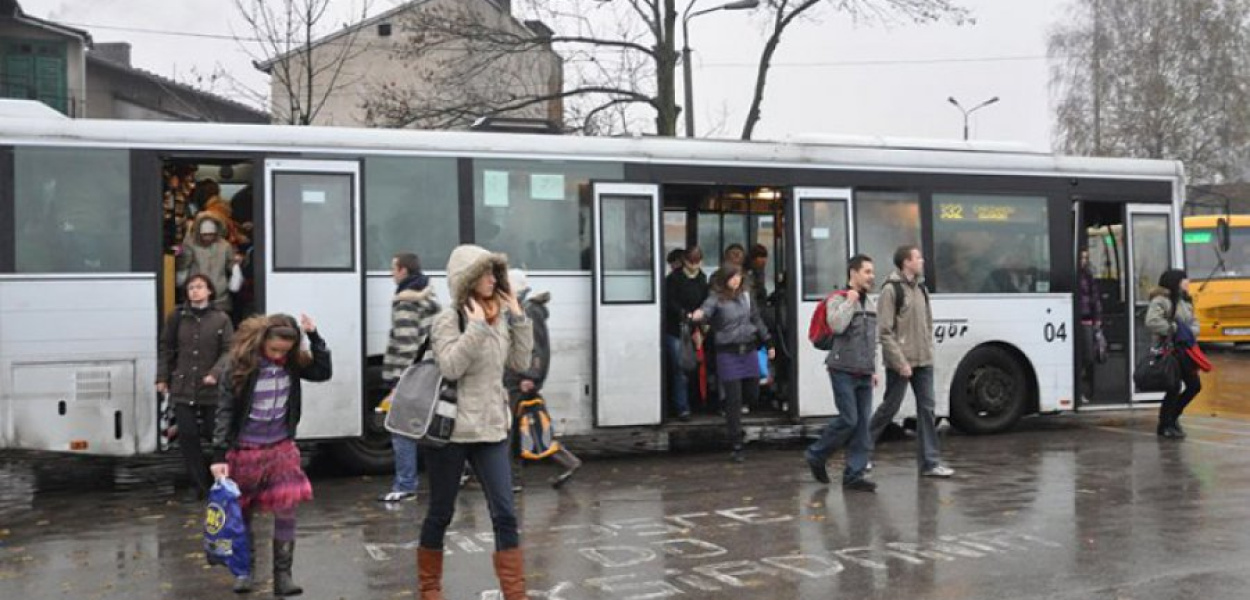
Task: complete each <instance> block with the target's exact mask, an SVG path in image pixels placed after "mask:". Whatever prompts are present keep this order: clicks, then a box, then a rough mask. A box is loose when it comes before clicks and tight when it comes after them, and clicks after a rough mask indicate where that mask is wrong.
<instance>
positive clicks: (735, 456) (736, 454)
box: [729, 446, 747, 464]
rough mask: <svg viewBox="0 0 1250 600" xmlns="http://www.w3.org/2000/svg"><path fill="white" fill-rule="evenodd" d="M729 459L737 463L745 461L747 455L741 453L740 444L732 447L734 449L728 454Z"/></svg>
mask: <svg viewBox="0 0 1250 600" xmlns="http://www.w3.org/2000/svg"><path fill="white" fill-rule="evenodd" d="M729 460H732V461H733V462H736V463H739V464H741V463H744V462H746V461H747V457H746V456H744V455H743V454H742V446H737V447H735V448H734V451H733V452H732V453H730V455H729Z"/></svg>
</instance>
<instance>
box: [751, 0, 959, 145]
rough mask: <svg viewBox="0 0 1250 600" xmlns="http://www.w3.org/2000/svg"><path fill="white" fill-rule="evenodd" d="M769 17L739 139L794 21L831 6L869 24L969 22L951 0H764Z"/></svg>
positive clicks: (817, 16)
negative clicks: (749, 101) (748, 106)
mask: <svg viewBox="0 0 1250 600" xmlns="http://www.w3.org/2000/svg"><path fill="white" fill-rule="evenodd" d="M766 5H767V9H768V17H769V30H768V39H767V40H766V41H765V42H764V48H763V50H762V51H761V52H760V60H759V63H758V65H757V67H756V72H755V91H754V94H753V96H752V97H751V107H750V108H749V109H747V116H746V121H745V122H744V123H743V125H742V139H744V140H749V139H751V136H752V135H753V134H754V133H755V126H756V125H757V124H758V123H759V121H760V118H761V113H760V107H761V105H762V104H763V103H764V91H765V89H766V87H767V85H768V72H769V69H770V68H771V67H772V62H773V56H774V55H775V54H776V52H777V47H778V46H780V45H781V40H782V36H783V35H784V34H785V32H786V31H787V30H788V29H789V28H790V27H791V26H792V25H795V24H796V23H800V22H803V21H810V22H819V21H820V20H821V18H822V16H823V15H821V12H822V9H823V10H832V11H834V12H836V13H839V14H841V15H843V16H849V17H850V18H851V19H853V20H855V21H857V22H865V23H869V24H885V25H889V24H894V23H898V22H902V21H910V22H912V23H916V24H923V23H931V22H934V21H940V20H949V21H952V22H955V23H958V24H963V23H968V22H971V16H970V14H969V12H968V10H967V9H965V8H962V7H960V6H958V5H957V4H956V3H955V2H954V1H953V0H767V1H766Z"/></svg>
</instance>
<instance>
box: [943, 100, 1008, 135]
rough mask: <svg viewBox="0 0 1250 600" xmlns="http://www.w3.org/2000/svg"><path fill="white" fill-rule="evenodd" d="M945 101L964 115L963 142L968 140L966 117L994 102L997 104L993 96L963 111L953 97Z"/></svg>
mask: <svg viewBox="0 0 1250 600" xmlns="http://www.w3.org/2000/svg"><path fill="white" fill-rule="evenodd" d="M946 101H947V102H950V103H951V104H954V105H955V108H958V109H959V112H961V113H963V114H964V140H965V141H967V139H968V115H970V114H972V113H974V112H976V111H978V110H981V109H982V108H985V107H987V106H989V105H991V104H993V103H995V102H998V96H994V97H993V98H990V99H989V100H986V101H985V102H982V103H980V104H978V105H976V106H974V107H972V108H970V109H968V110H964V107H963V106H962V105H961V104H959V101H958V100H956V99H955V97H954V96H951V97H949V98H947V99H946Z"/></svg>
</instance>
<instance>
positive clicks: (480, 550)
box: [0, 355, 1250, 600]
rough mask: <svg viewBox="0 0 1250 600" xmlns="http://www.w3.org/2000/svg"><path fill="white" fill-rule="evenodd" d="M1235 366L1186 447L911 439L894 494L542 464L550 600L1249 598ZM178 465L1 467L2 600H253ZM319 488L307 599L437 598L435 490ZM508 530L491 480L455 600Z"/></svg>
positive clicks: (884, 463)
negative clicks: (426, 557)
mask: <svg viewBox="0 0 1250 600" xmlns="http://www.w3.org/2000/svg"><path fill="white" fill-rule="evenodd" d="M1217 360H1218V361H1221V362H1223V363H1225V364H1223V365H1222V366H1223V367H1224V368H1222V369H1221V372H1220V378H1219V379H1209V380H1208V382H1207V385H1208V388H1207V389H1208V392H1207V393H1209V394H1211V395H1212V400H1210V403H1209V404H1208V403H1206V401H1204V404H1203V405H1202V406H1204V407H1218V408H1203V409H1201V410H1197V406H1195V409H1196V410H1195V411H1194V414H1192V415H1191V416H1188V417H1186V419H1185V421H1184V422H1185V425H1186V428H1187V430H1188V431H1189V434H1190V437H1189V439H1188V440H1186V441H1184V442H1172V441H1164V440H1160V439H1158V438H1157V437H1156V436H1155V435H1154V434H1153V431H1154V420H1153V419H1154V411H1153V410H1150V409H1147V410H1142V411H1136V412H1119V413H1095V414H1086V415H1066V416H1058V417H1042V418H1035V419H1028V420H1026V421H1025V422H1024V423H1023V424H1022V425H1021V427H1020V428H1019V430H1018V431H1016V432H1014V433H1011V434H1008V435H1001V436H991V437H964V436H957V435H952V436H949V437H947V438H946V440H945V441H944V448H945V455H946V458H947V459H948V460H949V463H950V464H951V465H952V466H954V467H955V468H956V469H957V470H958V474H957V476H956V477H955V478H954V479H953V480H949V481H932V480H922V479H919V478H918V477H917V476H916V467H915V458H914V448H913V443H912V442H910V441H905V442H895V443H888V444H884V445H882V447H880V448H879V449H878V454H877V459H876V465H877V469H876V471H875V473H874V478H875V479H876V480H877V481H878V482H879V483H880V485H881V488H880V491H879V493H878V494H875V495H871V494H863V493H854V492H843V491H842V489H841V488H840V487H838V486H823V485H819V484H817V483H815V482H814V481H812V479H811V476H810V475H809V474H808V472H807V469H806V467H805V465H804V464H803V462H802V461H801V459H800V452H799V449H798V448H797V447H778V446H771V447H769V446H763V447H755V446H753V447H751V448H750V449H749V452H748V460H747V462H746V463H745V464H744V465H735V464H731V463H730V462H729V461H727V460H726V456H724V455H723V454H722V453H705V454H673V455H663V456H651V457H644V458H636V457H635V458H629V459H618V460H602V461H598V462H594V463H592V464H588V465H587V467H586V468H585V469H584V470H583V471H582V473H579V475H578V479H577V480H576V481H575V482H573V483H572V484H570V486H569V487H568V488H567V489H565V490H563V491H560V492H556V491H553V490H551V489H549V488H547V487H545V486H542V485H540V484H541V482H543V481H545V479H546V477H547V476H549V475H550V474H551V473H552V471H551V470H550V469H549V468H547V467H536V468H531V469H527V471H526V477H527V479H528V481H529V482H530V486H529V487H528V488H527V490H526V491H525V492H524V494H523V495H522V496H521V499H520V511H521V515H522V522H523V526H524V544H525V551H526V564H527V568H528V576H529V582H530V589H531V593H530V597H531V598H553V599H559V598H563V599H568V600H581V599H589V598H621V599H624V598H690V599H695V600H712V599H718V600H719V599H724V598H735V599H738V598H741V599H759V600H775V599H782V598H804V599H807V598H810V599H827V598H863V599H886V598H889V599H896V598H933V599H943V598H952V599H953V598H972V599H979V598H984V599H991V598H992V599H999V598H1039V599H1040V598H1047V599H1054V598H1058V599H1071V600H1077V599H1081V600H1084V599H1088V598H1095V599H1106V600H1113V599H1120V598H1132V599H1134V600H1141V599H1151V598H1157V599H1165V598H1167V599H1171V598H1190V597H1195V598H1204V599H1219V598H1243V597H1245V592H1244V590H1246V589H1248V588H1250V573H1247V571H1246V570H1245V564H1246V563H1247V561H1248V560H1250V528H1247V527H1246V526H1245V523H1247V522H1250V502H1247V501H1246V498H1247V496H1248V495H1250V460H1247V458H1246V457H1247V456H1250V421H1247V420H1242V419H1236V418H1213V417H1210V416H1205V413H1207V411H1208V410H1213V411H1226V410H1232V409H1231V408H1229V407H1236V406H1239V398H1238V397H1237V392H1236V391H1234V389H1233V388H1234V387H1237V386H1238V385H1239V384H1238V383H1237V378H1238V377H1240V376H1241V374H1240V371H1238V369H1237V364H1236V362H1237V360H1244V359H1241V358H1240V357H1237V356H1234V355H1230V356H1223V357H1219V358H1217ZM1217 364H1218V363H1217ZM1241 389H1245V388H1244V387H1242V388H1241ZM835 462H836V459H835ZM834 466H835V468H837V467H840V465H834ZM178 470H179V467H178V464H177V461H176V459H174V458H172V457H171V458H165V457H162V458H144V459H133V460H126V461H107V460H84V459H79V458H75V459H68V458H65V457H50V456H47V455H38V456H32V455H8V456H4V457H0V481H3V486H2V487H0V598H4V599H9V598H15V599H16V598H32V599H42V598H68V597H73V598H86V599H122V598H126V599H136V600H142V599H149V598H185V599H200V598H205V599H207V598H226V597H233V595H232V594H230V593H229V575H228V574H227V572H226V571H225V570H224V569H222V568H208V567H206V566H205V565H204V558H203V553H202V551H201V550H200V546H199V541H200V521H199V518H200V507H199V505H197V504H195V503H184V502H181V501H179V500H178V499H177V494H176V493H175V490H174V489H173V487H172V485H171V484H170V483H169V481H170V479H171V478H172V477H173V476H174V474H176V473H178ZM314 480H315V482H314V485H315V493H316V500H315V501H314V502H313V503H311V504H310V505H307V506H306V507H304V508H302V509H301V512H300V524H299V542H298V551H297V553H296V561H295V574H296V578H297V580H298V581H299V582H300V583H301V584H303V585H304V587H305V588H306V589H307V590H308V592H307V593H306V595H305V597H309V598H351V599H357V598H403V597H413V589H414V587H415V572H414V560H413V548H414V547H415V544H416V540H417V537H418V532H419V527H420V516H421V514H422V512H423V507H424V502H425V495H424V494H422V495H421V496H420V498H419V499H418V500H417V501H416V502H415V503H407V504H404V505H402V506H400V507H399V508H398V509H396V510H387V509H385V508H384V507H383V506H381V505H379V504H378V503H376V502H374V497H375V496H376V494H377V493H378V492H379V491H381V490H383V489H384V488H385V487H386V486H387V485H388V481H386V480H385V479H384V478H375V479H369V478H359V477H345V476H341V475H335V474H332V473H322V474H320V475H316V476H315V477H314ZM270 527H271V521H270V520H269V519H261V520H260V528H259V532H260V536H261V539H262V540H267V536H268V535H269V533H270ZM490 530H491V528H490V521H489V518H488V516H487V513H486V509H485V504H484V502H483V499H482V495H481V491H480V490H479V489H478V488H476V487H474V486H472V485H471V486H470V487H468V488H467V489H466V490H465V492H464V493H463V494H462V496H461V500H460V504H459V511H458V514H457V516H456V521H455V522H454V523H453V525H452V533H451V534H449V536H448V539H447V544H448V551H449V556H448V557H447V576H446V584H447V588H448V590H449V592H450V593H449V594H448V598H449V599H454V600H467V599H474V600H478V599H480V598H494V597H496V596H495V595H494V587H495V586H494V578H493V573H492V571H491V564H490V557H489V554H490V551H491V549H492V547H493V542H492V539H491V535H490ZM260 547H261V552H260V553H259V555H260V564H259V568H258V572H259V574H260V578H261V580H262V581H265V582H266V585H267V580H268V573H269V570H270V566H269V564H270V563H269V560H268V559H269V552H268V541H262V542H261V543H260ZM261 597H263V596H261Z"/></svg>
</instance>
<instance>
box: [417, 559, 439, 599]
mask: <svg viewBox="0 0 1250 600" xmlns="http://www.w3.org/2000/svg"><path fill="white" fill-rule="evenodd" d="M417 591H418V592H419V593H420V599H421V600H443V551H442V550H430V549H429V548H417Z"/></svg>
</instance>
